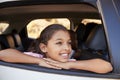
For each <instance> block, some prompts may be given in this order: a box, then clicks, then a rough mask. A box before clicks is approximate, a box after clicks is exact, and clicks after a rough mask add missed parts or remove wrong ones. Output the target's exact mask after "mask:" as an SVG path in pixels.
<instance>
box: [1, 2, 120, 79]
mask: <svg viewBox="0 0 120 80" xmlns="http://www.w3.org/2000/svg"><path fill="white" fill-rule="evenodd" d="M44 21H46V22H44ZM59 21H60V22H59ZM36 22H37V24H38V23H39V26H41V27H38V26H36V25H35V26H34V25H33V24H34V23H36ZM40 22H41V23H40ZM43 22H44V23H43ZM53 23H59V24H62V25H65V26H67V28H68V29H70V30H73V31H75V32H77V31H79V34H78V36H79V38H78V41H82V44H79V42H78V46H79V48H80V49H84V50H88V49H90V50H92V51H93V52H96V51H102V52H103V53H104V54H101V55H102V56H103V58H105V59H107V60H108V61H109V62H110V63H111V64H112V66H113V71H111V72H109V73H106V74H97V73H93V72H89V71H84V70H58V69H51V68H46V67H42V66H38V65H34V64H18V63H9V62H4V61H0V80H24V79H26V80H40V79H41V80H120V49H119V48H120V36H119V34H120V27H119V26H120V1H119V0H1V1H0V50H3V49H7V48H15V49H18V50H20V51H26V50H27V49H28V47H29V44H30V42H31V41H33V40H35V39H36V38H37V37H38V36H39V35H40V32H41V31H42V30H43V29H44V28H45V27H43V26H45V24H46V25H49V24H53ZM90 25H92V27H91V26H90ZM31 26H32V27H31ZM78 28H80V30H78ZM38 33H39V34H38ZM101 65H102V64H101Z"/></svg>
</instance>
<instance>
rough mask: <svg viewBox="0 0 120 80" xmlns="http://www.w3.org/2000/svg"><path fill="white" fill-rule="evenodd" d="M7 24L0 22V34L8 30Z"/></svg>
mask: <svg viewBox="0 0 120 80" xmlns="http://www.w3.org/2000/svg"><path fill="white" fill-rule="evenodd" d="M8 26H9V23H6V22H0V34H3V32H4V31H5V30H6V29H7V28H8Z"/></svg>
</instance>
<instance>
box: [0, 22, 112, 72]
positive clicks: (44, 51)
mask: <svg viewBox="0 0 120 80" xmlns="http://www.w3.org/2000/svg"><path fill="white" fill-rule="evenodd" d="M30 51H31V52H30V53H28V52H25V54H22V52H20V51H17V50H15V49H6V50H2V51H0V60H3V61H7V62H14V63H33V64H39V65H40V66H44V67H49V68H55V69H80V70H87V71H92V72H96V73H107V72H110V71H112V66H111V64H110V63H109V62H107V61H105V60H102V59H99V58H96V59H90V60H79V61H76V60H74V59H69V55H70V53H71V51H72V49H71V39H70V34H69V32H68V30H67V29H66V28H65V27H63V26H62V25H59V24H53V25H49V26H48V27H47V28H45V29H44V30H43V31H42V32H41V35H40V37H39V38H38V39H37V41H36V42H35V46H33V47H31V48H30ZM36 53H37V54H36ZM38 53H40V54H38ZM26 54H28V55H26ZM33 54H34V55H33ZM29 55H31V56H29ZM36 55H37V56H36ZM33 56H35V57H33ZM42 56H43V57H44V58H43V57H42ZM45 58H46V59H45ZM101 64H102V65H101Z"/></svg>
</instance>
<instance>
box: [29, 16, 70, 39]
mask: <svg viewBox="0 0 120 80" xmlns="http://www.w3.org/2000/svg"><path fill="white" fill-rule="evenodd" d="M50 24H61V25H63V26H65V27H66V28H67V29H70V21H69V19H66V18H55V19H35V20H32V21H31V22H30V23H29V24H28V25H27V33H28V37H29V38H34V39H36V38H37V37H39V35H40V33H41V31H42V30H43V29H44V28H45V27H47V26H48V25H50Z"/></svg>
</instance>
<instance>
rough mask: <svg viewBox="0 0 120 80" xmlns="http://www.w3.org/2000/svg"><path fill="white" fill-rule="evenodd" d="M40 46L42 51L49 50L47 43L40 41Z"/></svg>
mask: <svg viewBox="0 0 120 80" xmlns="http://www.w3.org/2000/svg"><path fill="white" fill-rule="evenodd" d="M39 48H40V50H41V51H42V52H44V53H46V52H47V48H46V45H45V44H43V43H40V45H39Z"/></svg>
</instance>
